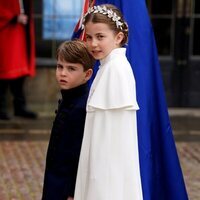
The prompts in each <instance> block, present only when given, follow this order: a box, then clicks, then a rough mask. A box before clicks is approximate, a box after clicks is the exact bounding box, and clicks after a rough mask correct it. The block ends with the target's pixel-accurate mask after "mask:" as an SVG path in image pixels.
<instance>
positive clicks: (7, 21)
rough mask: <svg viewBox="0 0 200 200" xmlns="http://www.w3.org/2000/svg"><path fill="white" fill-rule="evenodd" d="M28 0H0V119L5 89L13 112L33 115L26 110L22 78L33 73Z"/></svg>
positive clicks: (5, 110)
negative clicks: (11, 100) (8, 92)
mask: <svg viewBox="0 0 200 200" xmlns="http://www.w3.org/2000/svg"><path fill="white" fill-rule="evenodd" d="M31 9H32V6H31V0H24V1H23V0H0V119H5V120H6V119H9V116H8V113H7V109H6V93H7V89H8V88H10V91H11V94H12V95H13V105H14V114H15V116H21V117H26V118H36V114H35V113H33V112H31V111H29V110H27V108H26V100H25V95H24V89H23V86H24V81H25V78H26V77H27V76H33V75H34V74H35V41H34V27H33V26H34V24H33V19H32V11H31Z"/></svg>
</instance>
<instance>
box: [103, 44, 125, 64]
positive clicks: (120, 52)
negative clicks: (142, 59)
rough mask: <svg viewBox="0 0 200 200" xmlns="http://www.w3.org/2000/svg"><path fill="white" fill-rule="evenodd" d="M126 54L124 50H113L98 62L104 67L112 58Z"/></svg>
mask: <svg viewBox="0 0 200 200" xmlns="http://www.w3.org/2000/svg"><path fill="white" fill-rule="evenodd" d="M125 54H126V48H116V49H113V50H112V51H111V52H110V53H109V54H108V55H107V56H106V57H105V58H103V59H101V60H100V63H101V66H102V65H104V64H105V63H107V62H108V61H109V60H111V59H112V58H114V57H115V58H116V56H117V57H118V56H120V55H123V56H124V55H125Z"/></svg>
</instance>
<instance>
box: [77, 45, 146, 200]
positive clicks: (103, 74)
mask: <svg viewBox="0 0 200 200" xmlns="http://www.w3.org/2000/svg"><path fill="white" fill-rule="evenodd" d="M118 77H120V79H119V81H118ZM137 109H138V104H137V101H136V93H135V80H134V76H133V73H132V69H131V67H130V64H129V62H128V61H127V59H126V56H125V49H123V48H119V49H115V50H113V51H112V52H111V54H110V55H109V56H108V57H106V58H105V59H104V60H102V61H101V66H100V69H99V71H98V73H97V76H96V78H95V80H94V82H93V84H92V87H91V90H90V94H89V98H88V103H87V115H86V122H85V130H84V137H83V142H82V149H81V155H80V160H79V168H78V174H77V180H76V188H75V197H74V198H75V200H122V199H127V200H132V199H134V200H142V199H143V195H142V187H141V178H140V168H139V156H138V136H137V117H136V110H137Z"/></svg>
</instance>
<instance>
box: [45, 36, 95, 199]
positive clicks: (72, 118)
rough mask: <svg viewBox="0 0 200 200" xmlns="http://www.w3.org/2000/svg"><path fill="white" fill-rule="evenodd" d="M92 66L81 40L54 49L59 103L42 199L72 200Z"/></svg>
mask: <svg viewBox="0 0 200 200" xmlns="http://www.w3.org/2000/svg"><path fill="white" fill-rule="evenodd" d="M93 65H94V59H93V58H92V56H91V55H90V54H89V52H88V51H87V48H86V46H85V44H84V43H83V42H82V41H79V40H74V41H66V42H64V43H62V44H61V45H60V46H59V48H58V50H57V69H56V79H57V82H58V84H59V86H60V88H61V94H62V100H61V101H60V102H59V106H58V111H57V114H56V117H55V121H54V123H53V128H52V131H51V137H50V141H49V146H48V151H47V157H46V169H45V176H44V186H43V195H42V200H73V196H74V188H75V181H76V173H77V168H78V160H79V154H80V149H81V143H82V137H83V130H84V123H85V115H86V101H87V97H88V92H89V90H88V87H87V81H88V80H89V79H90V77H91V75H92V72H93V70H92V67H93Z"/></svg>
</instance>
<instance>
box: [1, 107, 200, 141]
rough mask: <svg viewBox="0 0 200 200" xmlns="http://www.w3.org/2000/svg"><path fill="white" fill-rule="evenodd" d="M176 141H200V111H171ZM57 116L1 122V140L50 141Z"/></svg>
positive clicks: (40, 116)
mask: <svg viewBox="0 0 200 200" xmlns="http://www.w3.org/2000/svg"><path fill="white" fill-rule="evenodd" d="M169 116H170V121H171V125H172V129H173V134H174V137H175V140H176V141H200V110H198V109H171V108H170V109H169ZM54 117H55V114H54V113H53V112H49V113H48V112H41V113H39V117H38V119H36V120H30V119H23V120H22V118H19V117H13V118H12V119H11V120H9V121H3V120H0V140H1V141H2V140H48V139H49V134H50V131H51V127H52V123H53V120H54Z"/></svg>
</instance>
